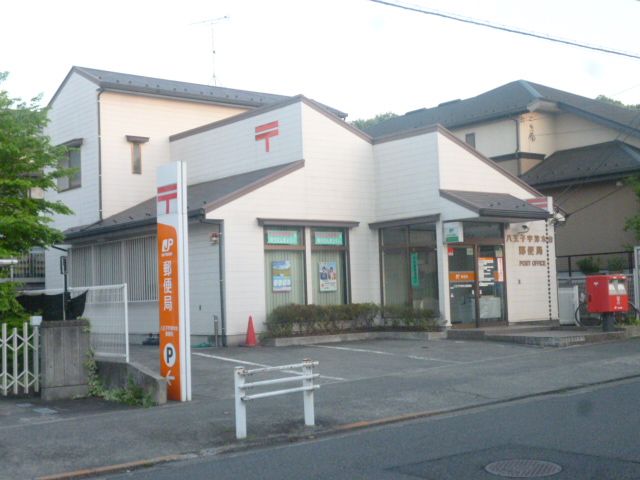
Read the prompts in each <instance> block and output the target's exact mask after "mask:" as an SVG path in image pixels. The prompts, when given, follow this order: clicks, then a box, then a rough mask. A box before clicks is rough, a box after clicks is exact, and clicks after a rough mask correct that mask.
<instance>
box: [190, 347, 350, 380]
mask: <svg viewBox="0 0 640 480" xmlns="http://www.w3.org/2000/svg"><path fill="white" fill-rule="evenodd" d="M192 355H198V356H199V357H206V358H214V359H216V360H221V361H223V362H229V363H235V364H238V363H240V364H242V365H251V366H253V367H262V368H265V367H273V366H274V365H266V364H264V363H255V362H248V361H246V360H237V359H235V358H229V357H220V356H218V355H209V354H208V353H200V352H193V353H192ZM283 372H285V373H292V374H294V375H303V373H302V372H297V371H295V370H283ZM320 378H325V379H327V380H336V381H339V382H344V381H345V380H346V378H340V377H330V376H328V375H320Z"/></svg>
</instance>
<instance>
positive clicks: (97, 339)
mask: <svg viewBox="0 0 640 480" xmlns="http://www.w3.org/2000/svg"><path fill="white" fill-rule="evenodd" d="M68 291H69V293H70V295H71V298H75V297H78V296H80V295H82V294H83V293H85V292H87V298H86V301H85V307H84V313H83V314H82V317H85V318H87V319H88V320H89V323H90V325H91V348H92V349H93V352H94V353H95V355H96V357H98V358H100V357H102V358H117V359H121V360H124V361H126V362H127V363H128V362H129V309H128V295H127V284H126V283H123V284H121V285H99V286H94V287H71V288H69V289H68ZM43 293H44V294H60V293H62V289H60V288H57V289H48V290H28V291H24V292H23V294H25V295H37V294H43ZM61 300H62V299H61Z"/></svg>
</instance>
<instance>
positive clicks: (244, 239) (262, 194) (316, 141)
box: [208, 105, 380, 335]
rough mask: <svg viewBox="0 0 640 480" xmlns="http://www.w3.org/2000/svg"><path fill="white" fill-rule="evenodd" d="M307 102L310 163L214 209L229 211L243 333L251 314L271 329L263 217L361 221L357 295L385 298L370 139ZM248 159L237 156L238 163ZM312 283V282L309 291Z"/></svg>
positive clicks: (236, 323)
mask: <svg viewBox="0 0 640 480" xmlns="http://www.w3.org/2000/svg"><path fill="white" fill-rule="evenodd" d="M287 108H288V107H287ZM299 108H300V106H299ZM301 108H302V110H301V113H302V122H303V123H304V135H305V136H304V146H305V150H304V157H305V166H304V167H303V168H302V169H300V170H297V171H295V172H292V173H290V174H289V175H286V176H285V177H282V178H280V179H278V180H276V181H274V182H272V183H269V184H268V185H265V186H263V187H261V188H260V189H258V190H255V191H253V192H251V193H249V194H247V195H245V196H243V197H241V198H239V199H237V200H235V201H233V202H231V203H229V204H227V205H224V206H222V207H220V208H218V209H216V210H214V211H213V212H211V213H210V214H208V217H209V218H221V219H224V233H223V239H224V250H225V293H226V301H225V305H226V322H227V333H228V334H229V335H243V334H244V333H245V332H246V328H247V320H248V317H249V315H252V316H253V319H254V322H255V326H256V329H257V330H258V331H260V330H263V329H264V321H265V320H266V291H265V288H266V286H265V281H264V278H265V272H264V262H265V260H264V239H263V228H262V227H261V226H259V225H258V222H257V220H256V219H257V218H259V217H263V218H283V219H296V220H336V221H359V222H360V226H358V227H356V228H352V229H350V230H349V241H350V266H351V287H352V291H351V300H352V301H353V302H379V301H380V300H379V288H380V286H379V273H378V243H377V234H376V232H375V231H373V230H371V229H370V228H369V226H368V223H369V222H372V221H374V218H375V217H374V208H373V199H372V196H373V187H374V182H373V180H374V172H373V171H372V170H371V168H370V166H371V145H370V144H369V143H368V142H366V141H365V140H363V139H361V138H359V137H357V136H356V135H354V134H353V133H351V132H349V131H348V130H346V129H345V128H344V127H342V126H340V125H338V124H336V123H335V122H333V121H332V120H330V119H328V118H326V117H325V116H324V115H322V114H320V113H318V112H316V111H315V110H313V109H311V108H309V107H307V106H305V105H301ZM278 118H282V117H280V116H279V117H278ZM258 124H259V123H258ZM276 138H277V137H276ZM297 143H298V144H302V142H301V141H298V142H297ZM249 160H250V159H249ZM247 161H248V160H246V159H243V158H238V162H239V163H242V162H247ZM253 168H255V167H253ZM307 268H312V267H311V266H310V265H308V266H307ZM311 288H312V287H311V285H310V284H309V285H307V289H308V293H310V292H309V290H310V289H311ZM308 296H310V295H308Z"/></svg>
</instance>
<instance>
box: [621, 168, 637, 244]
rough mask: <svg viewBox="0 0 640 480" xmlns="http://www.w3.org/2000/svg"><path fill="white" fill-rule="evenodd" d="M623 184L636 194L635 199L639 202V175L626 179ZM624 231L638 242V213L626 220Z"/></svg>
mask: <svg viewBox="0 0 640 480" xmlns="http://www.w3.org/2000/svg"><path fill="white" fill-rule="evenodd" d="M625 183H626V184H627V185H628V186H629V187H631V189H632V190H633V192H634V193H635V194H636V198H637V199H638V201H640V175H634V176H632V177H629V178H627V179H626V181H625ZM624 229H625V230H626V231H629V232H632V233H633V234H634V235H635V237H636V240H640V213H636V214H635V215H633V216H632V217H629V218H627V219H626V221H625V224H624Z"/></svg>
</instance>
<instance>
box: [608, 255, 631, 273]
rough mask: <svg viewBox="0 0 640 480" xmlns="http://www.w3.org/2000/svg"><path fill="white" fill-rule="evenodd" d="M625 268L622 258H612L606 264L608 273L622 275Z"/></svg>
mask: <svg viewBox="0 0 640 480" xmlns="http://www.w3.org/2000/svg"><path fill="white" fill-rule="evenodd" d="M626 266H627V262H626V261H625V259H624V257H613V258H611V259H609V261H608V262H607V270H609V273H622V272H624V270H625V268H626Z"/></svg>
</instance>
